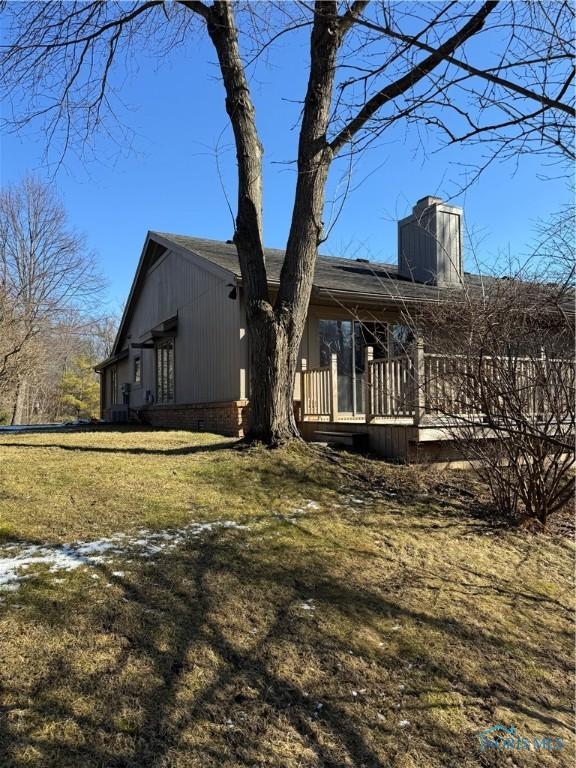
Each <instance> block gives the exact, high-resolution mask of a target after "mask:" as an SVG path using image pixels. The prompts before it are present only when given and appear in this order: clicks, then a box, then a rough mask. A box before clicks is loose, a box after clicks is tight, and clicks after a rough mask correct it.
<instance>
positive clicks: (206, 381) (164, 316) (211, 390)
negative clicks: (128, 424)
mask: <svg viewBox="0 0 576 768" xmlns="http://www.w3.org/2000/svg"><path fill="white" fill-rule="evenodd" d="M230 290H231V289H230V285H229V281H227V280H226V276H225V275H224V276H220V275H217V274H213V273H212V272H210V271H208V270H205V269H204V268H203V267H201V266H199V265H198V264H196V263H194V262H193V261H191V260H189V259H188V258H187V257H185V256H183V255H181V254H179V253H177V252H174V251H168V253H167V254H166V255H165V256H163V257H162V258H161V259H160V260H159V261H158V262H156V263H155V264H154V265H153V267H152V268H151V269H150V270H149V272H148V274H147V275H146V276H145V279H144V281H143V285H142V289H141V292H140V295H139V296H138V298H137V300H136V303H135V308H134V311H133V314H132V317H131V319H130V322H129V324H128V326H127V328H126V336H125V344H124V346H128V345H130V344H131V343H138V342H143V341H145V340H146V339H147V337H148V335H149V332H150V330H151V329H152V328H154V327H156V326H158V325H160V324H161V323H162V322H164V321H165V320H168V319H169V318H171V317H173V316H174V315H176V314H178V332H177V335H176V342H175V402H176V403H178V404H191V403H208V402H220V401H227V400H237V399H239V398H240V373H239V369H240V345H239V336H240V331H239V301H238V299H236V300H233V299H230V298H228V294H229V293H230ZM136 356H140V359H141V369H142V383H141V385H140V386H138V385H136V384H135V383H134V382H133V376H134V358H135V357H136ZM125 381H130V382H131V387H132V389H131V393H130V406H131V407H132V408H138V407H141V406H143V405H144V404H145V403H146V392H147V391H150V392H151V393H152V394H153V395H154V397H156V372H155V353H154V350H153V349H135V348H130V357H129V360H128V361H126V365H125V367H124V368H123V370H122V375H120V374H119V377H118V386H119V389H120V387H121V385H122V384H123V383H124V382H125Z"/></svg>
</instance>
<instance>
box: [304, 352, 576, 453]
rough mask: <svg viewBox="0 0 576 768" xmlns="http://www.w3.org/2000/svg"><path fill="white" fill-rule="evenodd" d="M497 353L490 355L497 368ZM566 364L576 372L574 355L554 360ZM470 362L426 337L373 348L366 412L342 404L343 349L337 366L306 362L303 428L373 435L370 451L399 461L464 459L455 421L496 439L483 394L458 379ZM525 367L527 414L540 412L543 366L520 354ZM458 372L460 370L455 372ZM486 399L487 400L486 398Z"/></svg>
mask: <svg viewBox="0 0 576 768" xmlns="http://www.w3.org/2000/svg"><path fill="white" fill-rule="evenodd" d="M496 360H501V359H500V358H495V359H494V360H491V359H490V358H486V359H484V360H483V361H482V365H485V366H487V367H488V369H489V371H490V370H492V368H490V366H492V367H493V368H494V373H495V375H497V366H496ZM549 362H550V363H555V364H560V366H559V368H558V370H559V375H561V376H566V377H571V379H570V380H571V381H572V385H573V378H574V366H573V363H572V361H569V360H566V361H564V360H550V361H549ZM470 364H471V363H470V361H468V360H466V359H464V358H459V357H458V356H451V357H449V356H447V355H439V354H428V353H425V352H424V346H423V343H422V341H419V342H418V343H417V344H415V345H414V352H413V354H412V355H411V356H408V355H403V356H397V357H392V358H388V359H385V360H374V359H373V351H372V348H371V347H367V348H366V354H365V364H364V374H363V376H364V381H363V389H364V396H363V400H364V403H365V404H366V409H365V411H366V412H365V413H356V414H355V413H348V412H345V413H343V412H340V411H338V370H337V358H336V355H332V359H331V361H330V365H329V366H326V367H323V368H313V369H309V368H307V366H306V361H302V373H301V380H300V393H301V401H300V404H299V410H300V424H299V426H300V430H301V432H302V435H303V437H304V439H306V440H310V441H313V440H318V439H320V440H321V439H322V437H321V436H320V437H318V436H317V433H324V434H326V433H335V434H339V433H340V434H350V435H351V434H353V433H355V434H358V435H361V434H363V435H366V438H367V444H368V448H369V450H370V452H372V453H374V454H377V455H380V456H383V457H384V458H387V459H389V460H393V461H399V462H408V463H412V462H442V463H445V462H448V463H451V462H458V461H461V459H460V457H459V455H458V454H457V452H456V444H455V442H454V438H453V435H454V426H455V425H457V424H458V422H459V420H460V423H462V420H463V419H465V421H466V422H467V423H468V424H470V423H472V424H473V425H474V429H475V430H476V423H477V435H478V439H488V440H489V439H490V434H489V432H488V431H487V428H486V426H485V425H483V414H482V412H481V411H480V408H479V405H478V402H479V400H480V398H478V397H476V396H475V393H474V392H470V390H469V389H466V388H464V389H462V390H458V389H457V387H455V384H454V382H455V380H457V379H458V377H460V378H461V377H462V376H464V377H465V374H466V366H469V365H470ZM515 364H517V365H518V366H519V370H520V373H521V384H522V387H521V389H522V393H523V394H522V397H525V399H526V402H525V409H526V413H528V414H531V415H532V416H533V417H534V418H535V419H538V418H539V416H538V414H539V413H541V411H542V399H541V397H540V393H539V390H538V386H537V383H536V382H537V380H538V372H537V370H536V368H537V365H536V364H535V363H534V361H531V360H529V359H528V358H525V359H524V358H517V359H516V360H515ZM455 372H457V374H458V375H457V376H455V375H454V373H455ZM480 401H481V400H480Z"/></svg>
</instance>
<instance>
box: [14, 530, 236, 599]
mask: <svg viewBox="0 0 576 768" xmlns="http://www.w3.org/2000/svg"><path fill="white" fill-rule="evenodd" d="M246 527H247V526H244V525H240V524H239V523H236V522H235V521H234V520H214V521H212V522H207V523H190V524H189V525H187V526H185V527H183V528H180V529H178V530H174V531H152V530H148V529H147V528H141V529H140V530H139V531H137V534H136V536H135V537H130V536H129V535H127V534H125V533H117V534H114V535H113V536H110V537H108V538H102V539H96V540H94V541H76V542H73V543H71V544H61V545H55V544H27V545H22V544H7V545H5V546H3V547H0V588H1V589H4V590H5V589H17V588H18V584H19V582H20V581H22V579H24V578H29V576H24V574H23V573H22V571H23V570H25V569H27V568H30V567H31V566H34V565H46V566H48V569H49V572H50V573H55V572H57V571H72V570H75V569H76V568H80V567H81V566H93V565H95V564H97V563H104V562H109V561H110V560H111V559H112V558H114V557H120V556H125V555H126V554H130V556H131V557H133V556H138V557H152V556H154V555H156V554H158V553H159V552H167V551H171V550H173V549H175V548H176V547H177V546H179V545H180V544H183V543H184V542H185V541H186V540H188V539H190V538H196V537H198V536H200V535H201V534H202V533H204V532H207V531H208V532H212V531H215V530H218V529H222V528H226V529H227V528H235V529H242V528H246ZM112 575H113V576H123V575H124V572H123V571H114V572H113V574H112ZM92 578H96V579H97V578H100V577H99V576H98V574H92ZM106 586H110V585H109V584H107V585H106Z"/></svg>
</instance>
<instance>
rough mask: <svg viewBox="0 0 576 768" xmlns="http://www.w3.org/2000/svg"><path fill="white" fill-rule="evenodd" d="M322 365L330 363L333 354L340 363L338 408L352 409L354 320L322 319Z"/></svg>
mask: <svg viewBox="0 0 576 768" xmlns="http://www.w3.org/2000/svg"><path fill="white" fill-rule="evenodd" d="M319 334H320V365H321V366H323V367H326V366H328V365H330V360H331V357H332V354H336V357H337V363H338V410H340V411H343V412H350V411H352V386H353V381H352V365H353V363H352V321H351V320H320V321H319Z"/></svg>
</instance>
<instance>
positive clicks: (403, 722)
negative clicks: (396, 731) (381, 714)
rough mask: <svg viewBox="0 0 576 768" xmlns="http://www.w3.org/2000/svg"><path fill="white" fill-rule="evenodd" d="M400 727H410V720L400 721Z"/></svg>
mask: <svg viewBox="0 0 576 768" xmlns="http://www.w3.org/2000/svg"><path fill="white" fill-rule="evenodd" d="M398 725H399V726H400V728H406V726H407V725H410V720H400V722H399V723H398Z"/></svg>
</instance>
